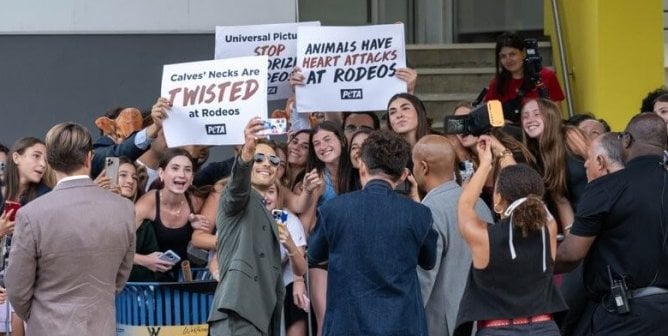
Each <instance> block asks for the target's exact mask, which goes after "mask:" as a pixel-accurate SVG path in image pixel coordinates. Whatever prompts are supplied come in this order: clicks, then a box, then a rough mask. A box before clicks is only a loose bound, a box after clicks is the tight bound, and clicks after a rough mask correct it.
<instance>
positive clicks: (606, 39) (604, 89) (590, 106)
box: [545, 0, 664, 131]
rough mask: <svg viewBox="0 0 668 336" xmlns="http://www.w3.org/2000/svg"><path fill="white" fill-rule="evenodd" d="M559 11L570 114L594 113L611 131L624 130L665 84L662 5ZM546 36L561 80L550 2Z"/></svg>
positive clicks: (615, 3)
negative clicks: (645, 101)
mask: <svg viewBox="0 0 668 336" xmlns="http://www.w3.org/2000/svg"><path fill="white" fill-rule="evenodd" d="M558 5H559V14H560V16H561V29H562V36H563V38H564V44H565V46H566V59H567V60H568V64H567V67H568V74H569V76H568V78H569V80H570V82H569V83H570V84H571V93H572V96H573V106H574V109H575V111H574V113H578V112H590V113H594V114H595V115H596V116H597V117H598V118H603V119H605V120H607V121H608V123H609V124H610V126H611V128H612V129H613V130H614V131H617V130H623V128H624V127H625V126H626V124H627V123H628V121H629V119H630V118H631V117H632V116H633V115H634V114H636V113H637V112H638V110H639V109H640V104H641V101H642V99H643V98H644V97H645V95H646V94H647V93H648V92H649V91H652V90H654V89H656V88H658V87H660V86H661V85H663V84H664V64H663V52H664V51H663V45H664V42H663V1H662V0H642V1H631V0H558ZM545 34H546V35H549V36H550V38H551V41H552V52H553V55H554V65H555V68H556V70H557V72H558V73H559V75H560V78H561V79H563V78H564V77H563V69H561V64H560V57H559V50H558V44H557V35H556V33H555V28H554V21H553V16H552V0H545ZM562 87H563V85H562ZM562 106H563V107H564V111H565V107H566V104H563V105H562Z"/></svg>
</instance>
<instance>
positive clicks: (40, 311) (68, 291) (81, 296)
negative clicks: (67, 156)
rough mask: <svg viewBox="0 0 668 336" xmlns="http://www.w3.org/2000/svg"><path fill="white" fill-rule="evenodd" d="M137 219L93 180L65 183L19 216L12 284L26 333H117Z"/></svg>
mask: <svg viewBox="0 0 668 336" xmlns="http://www.w3.org/2000/svg"><path fill="white" fill-rule="evenodd" d="M134 217H135V215H134V206H133V205H132V202H130V201H129V200H127V199H124V198H122V197H120V196H118V195H116V194H113V193H111V192H109V191H106V190H104V189H101V188H99V187H98V186H96V185H95V184H94V183H93V181H92V180H90V179H89V178H82V179H76V180H70V181H64V182H62V183H60V184H58V185H57V186H56V187H55V188H54V189H53V190H52V191H51V192H49V193H47V194H46V195H44V196H42V197H40V198H37V199H35V200H34V201H32V202H30V203H29V204H27V205H26V206H25V207H23V208H22V209H21V210H20V211H19V213H18V215H17V220H16V227H15V231H14V237H13V238H12V247H11V251H10V254H9V265H8V267H7V275H6V279H5V283H6V286H7V295H8V297H9V300H10V302H11V304H12V305H13V306H14V309H15V311H16V313H17V314H18V315H19V316H20V317H21V318H23V319H24V320H25V322H26V323H27V329H26V335H30V336H39V335H49V336H57V335H115V333H116V317H115V313H116V309H115V304H114V297H115V294H116V291H118V290H120V289H121V288H122V287H123V286H124V285H125V282H126V281H127V279H128V275H129V274H130V269H131V268H132V259H133V257H134V250H135V230H134V228H135V225H134Z"/></svg>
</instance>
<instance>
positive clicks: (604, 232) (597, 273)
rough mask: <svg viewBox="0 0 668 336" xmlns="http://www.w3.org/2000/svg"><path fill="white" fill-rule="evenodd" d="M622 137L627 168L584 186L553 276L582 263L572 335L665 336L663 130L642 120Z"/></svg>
mask: <svg viewBox="0 0 668 336" xmlns="http://www.w3.org/2000/svg"><path fill="white" fill-rule="evenodd" d="M619 137H620V138H621V142H622V156H623V157H624V159H625V161H626V167H625V168H624V169H622V170H618V171H616V172H614V173H610V174H607V175H605V176H602V177H599V178H597V179H596V180H594V181H592V182H591V183H589V184H588V185H587V187H586V189H585V192H584V194H583V195H582V198H581V201H580V203H579V204H578V207H577V211H576V213H575V214H576V216H575V221H574V223H573V226H572V228H571V230H570V233H569V234H568V235H567V236H566V239H565V241H564V242H563V243H562V244H561V245H560V246H559V250H558V253H557V260H556V269H557V270H558V271H565V270H568V269H572V268H573V267H575V266H576V265H577V264H578V263H579V261H580V260H582V259H585V261H584V264H583V278H584V284H585V288H586V290H587V292H588V294H589V302H588V304H587V307H586V309H585V313H584V314H583V315H582V317H581V319H580V323H579V325H578V327H577V328H576V330H575V335H592V334H594V335H613V334H614V335H668V324H666V323H665V321H664V320H665V317H666V316H668V250H667V249H666V238H667V237H668V236H667V234H668V233H667V228H668V216H667V215H666V214H667V212H666V209H664V207H665V204H666V201H667V200H668V194H667V193H666V185H667V184H668V180H667V178H668V171H666V167H665V165H666V162H665V159H664V158H663V151H664V149H665V146H666V145H665V139H666V127H665V126H664V123H663V122H662V119H661V118H660V117H659V116H657V115H655V114H651V113H643V114H640V115H636V116H635V117H633V118H632V119H631V121H630V122H629V124H628V126H627V127H626V131H625V132H623V133H621V134H619ZM585 257H586V258H585Z"/></svg>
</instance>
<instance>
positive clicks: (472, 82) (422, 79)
mask: <svg viewBox="0 0 668 336" xmlns="http://www.w3.org/2000/svg"><path fill="white" fill-rule="evenodd" d="M416 70H417V73H418V80H417V85H416V87H415V92H416V93H459V92H469V93H474V95H475V94H477V93H479V92H480V91H481V90H482V89H483V88H486V87H487V86H488V85H489V81H490V80H491V79H492V77H494V68H483V67H481V68H417V69H416Z"/></svg>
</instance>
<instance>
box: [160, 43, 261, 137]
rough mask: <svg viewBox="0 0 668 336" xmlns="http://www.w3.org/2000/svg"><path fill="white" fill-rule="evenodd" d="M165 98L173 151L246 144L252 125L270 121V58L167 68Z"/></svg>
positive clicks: (164, 88)
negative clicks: (255, 121) (248, 127)
mask: <svg viewBox="0 0 668 336" xmlns="http://www.w3.org/2000/svg"><path fill="white" fill-rule="evenodd" d="M161 92H162V96H163V97H165V98H167V99H169V100H170V102H171V104H172V108H171V111H170V112H169V117H168V118H167V119H165V121H164V122H163V129H164V131H165V139H166V140H167V145H168V146H169V147H177V146H183V145H236V144H242V143H244V133H243V132H244V128H245V127H246V124H247V123H248V120H250V119H251V118H253V117H262V118H265V117H266V115H267V56H254V57H239V58H229V59H222V60H214V61H203V62H192V63H181V64H169V65H165V66H164V68H163V72H162V90H161Z"/></svg>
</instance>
